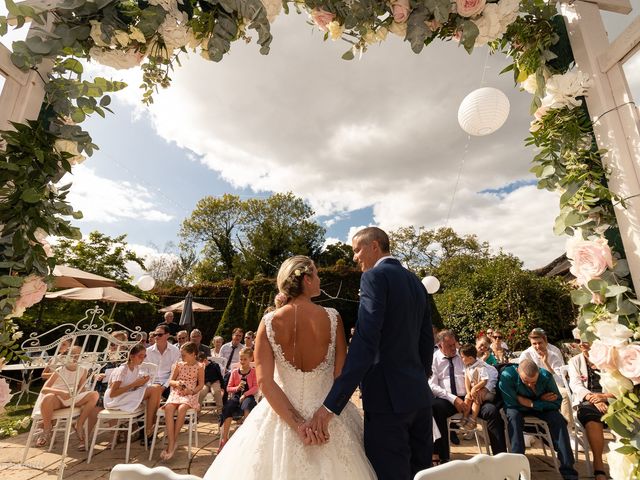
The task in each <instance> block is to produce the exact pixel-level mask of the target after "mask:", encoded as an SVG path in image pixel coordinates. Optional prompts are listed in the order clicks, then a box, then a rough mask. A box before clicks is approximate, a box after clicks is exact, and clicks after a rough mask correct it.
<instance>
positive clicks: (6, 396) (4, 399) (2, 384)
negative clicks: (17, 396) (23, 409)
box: [0, 378, 12, 412]
mask: <svg viewBox="0 0 640 480" xmlns="http://www.w3.org/2000/svg"><path fill="white" fill-rule="evenodd" d="M11 397H12V395H11V389H10V388H9V384H8V383H7V381H6V380H5V379H4V378H0V412H3V411H4V407H5V406H6V405H7V403H9V400H11Z"/></svg>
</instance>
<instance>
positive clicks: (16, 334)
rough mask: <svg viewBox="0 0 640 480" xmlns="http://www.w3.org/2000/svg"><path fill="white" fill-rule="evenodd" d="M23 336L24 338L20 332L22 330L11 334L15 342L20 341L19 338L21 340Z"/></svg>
mask: <svg viewBox="0 0 640 480" xmlns="http://www.w3.org/2000/svg"><path fill="white" fill-rule="evenodd" d="M21 338H22V332H20V331H18V332H15V333H14V334H13V335H11V339H12V340H13V341H14V342H17V341H18V340H20V339H21Z"/></svg>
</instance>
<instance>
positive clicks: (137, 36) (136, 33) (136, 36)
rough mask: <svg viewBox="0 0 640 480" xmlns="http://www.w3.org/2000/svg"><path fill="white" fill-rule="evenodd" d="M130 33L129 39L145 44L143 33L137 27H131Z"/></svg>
mask: <svg viewBox="0 0 640 480" xmlns="http://www.w3.org/2000/svg"><path fill="white" fill-rule="evenodd" d="M129 30H130V31H131V33H130V34H129V38H130V39H131V40H135V41H136V42H138V43H147V39H146V38H145V37H144V33H142V30H140V29H139V28H138V27H133V26H132V27H131V28H130V29H129Z"/></svg>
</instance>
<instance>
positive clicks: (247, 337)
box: [244, 330, 256, 349]
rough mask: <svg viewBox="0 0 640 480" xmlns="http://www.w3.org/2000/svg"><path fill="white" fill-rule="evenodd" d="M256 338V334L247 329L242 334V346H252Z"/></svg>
mask: <svg viewBox="0 0 640 480" xmlns="http://www.w3.org/2000/svg"><path fill="white" fill-rule="evenodd" d="M255 338H256V334H255V333H253V332H252V331H251V330H249V331H248V332H247V333H245V334H244V346H245V347H246V348H251V349H253V348H254V345H253V342H254V340H255Z"/></svg>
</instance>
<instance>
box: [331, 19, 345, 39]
mask: <svg viewBox="0 0 640 480" xmlns="http://www.w3.org/2000/svg"><path fill="white" fill-rule="evenodd" d="M327 30H328V31H329V36H330V37H331V40H340V39H341V38H342V32H344V25H340V22H338V21H337V20H334V21H333V22H329V23H328V24H327Z"/></svg>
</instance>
